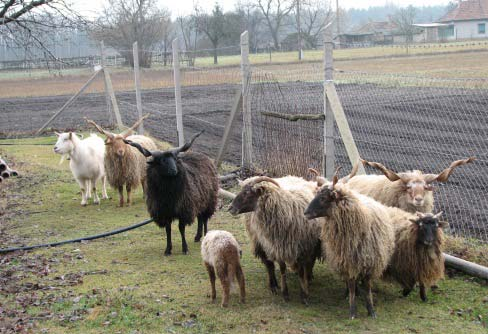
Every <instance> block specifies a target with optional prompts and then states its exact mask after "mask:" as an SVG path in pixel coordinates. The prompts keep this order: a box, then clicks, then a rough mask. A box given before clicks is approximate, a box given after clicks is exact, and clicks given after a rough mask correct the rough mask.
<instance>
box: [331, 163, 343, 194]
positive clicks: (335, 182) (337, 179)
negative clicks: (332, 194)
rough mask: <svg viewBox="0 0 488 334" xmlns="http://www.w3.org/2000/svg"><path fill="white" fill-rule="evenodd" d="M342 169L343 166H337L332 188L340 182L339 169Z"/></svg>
mask: <svg viewBox="0 0 488 334" xmlns="http://www.w3.org/2000/svg"><path fill="white" fill-rule="evenodd" d="M341 169H342V166H339V167H337V168H336V170H335V173H334V176H332V189H334V187H335V185H336V184H337V182H339V171H340V170H341Z"/></svg>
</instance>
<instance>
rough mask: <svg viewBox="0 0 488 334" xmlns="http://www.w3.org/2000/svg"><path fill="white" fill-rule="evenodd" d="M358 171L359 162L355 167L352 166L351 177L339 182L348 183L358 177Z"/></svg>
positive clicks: (345, 177) (348, 176)
mask: <svg viewBox="0 0 488 334" xmlns="http://www.w3.org/2000/svg"><path fill="white" fill-rule="evenodd" d="M358 169H359V160H358V162H356V164H355V165H354V166H352V169H351V173H349V175H347V176H344V177H343V178H342V179H340V180H339V182H341V183H347V182H348V181H349V180H350V179H351V178H353V177H354V176H355V175H356V173H357V172H358Z"/></svg>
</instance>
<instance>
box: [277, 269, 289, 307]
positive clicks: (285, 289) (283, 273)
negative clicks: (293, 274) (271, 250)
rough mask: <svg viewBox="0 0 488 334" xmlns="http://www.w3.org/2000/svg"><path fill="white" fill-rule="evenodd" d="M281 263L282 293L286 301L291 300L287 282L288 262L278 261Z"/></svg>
mask: <svg viewBox="0 0 488 334" xmlns="http://www.w3.org/2000/svg"><path fill="white" fill-rule="evenodd" d="M278 263H279V265H280V273H281V293H282V295H283V299H284V300H285V301H289V300H290V295H289V293H288V284H286V264H285V263H284V262H278Z"/></svg>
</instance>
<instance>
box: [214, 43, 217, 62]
mask: <svg viewBox="0 0 488 334" xmlns="http://www.w3.org/2000/svg"><path fill="white" fill-rule="evenodd" d="M213 47H214V50H213V58H214V65H217V64H218V60H217V45H216V44H214V46H213Z"/></svg>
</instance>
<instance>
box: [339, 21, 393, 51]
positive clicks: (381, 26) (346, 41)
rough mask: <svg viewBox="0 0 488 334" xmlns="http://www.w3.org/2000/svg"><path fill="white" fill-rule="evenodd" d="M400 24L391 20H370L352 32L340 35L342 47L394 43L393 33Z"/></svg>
mask: <svg viewBox="0 0 488 334" xmlns="http://www.w3.org/2000/svg"><path fill="white" fill-rule="evenodd" d="M397 30H398V26H397V25H396V24H395V23H394V22H391V21H383V22H373V21H370V22H368V23H366V24H364V25H363V26H361V27H359V28H358V29H355V30H353V31H351V32H348V33H345V34H341V35H339V36H338V42H339V43H340V44H341V46H342V47H348V46H371V45H385V44H393V35H394V34H395V33H396V31H397Z"/></svg>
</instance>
